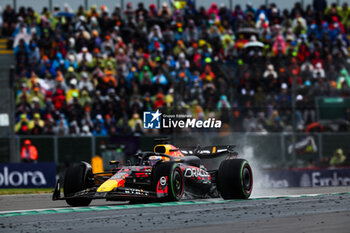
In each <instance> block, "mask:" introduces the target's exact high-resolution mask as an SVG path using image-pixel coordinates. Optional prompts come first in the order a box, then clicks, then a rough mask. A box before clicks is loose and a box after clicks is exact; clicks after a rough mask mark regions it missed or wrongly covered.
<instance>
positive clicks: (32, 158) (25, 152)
mask: <svg viewBox="0 0 350 233" xmlns="http://www.w3.org/2000/svg"><path fill="white" fill-rule="evenodd" d="M21 160H22V162H23V163H33V162H37V160H38V150H37V149H36V147H35V146H34V145H32V142H31V141H30V140H29V139H26V140H24V143H23V146H22V149H21Z"/></svg>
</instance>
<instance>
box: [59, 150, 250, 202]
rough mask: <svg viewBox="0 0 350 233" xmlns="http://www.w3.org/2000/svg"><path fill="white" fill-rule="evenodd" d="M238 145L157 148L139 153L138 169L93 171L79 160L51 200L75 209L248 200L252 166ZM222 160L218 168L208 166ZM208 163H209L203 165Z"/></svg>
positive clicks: (123, 167)
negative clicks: (99, 202)
mask: <svg viewBox="0 0 350 233" xmlns="http://www.w3.org/2000/svg"><path fill="white" fill-rule="evenodd" d="M233 148H234V146H210V147H203V148H201V147H199V146H197V147H195V148H177V147H175V146H173V145H171V144H159V145H156V146H155V147H154V151H153V152H141V153H138V154H137V155H136V157H137V159H138V161H139V162H138V164H137V165H127V166H126V165H123V166H119V163H118V162H117V161H111V162H110V164H114V165H115V168H113V169H112V170H111V171H105V172H102V173H95V174H93V173H92V168H91V165H90V164H88V163H86V162H81V164H80V165H78V166H73V167H69V168H68V169H67V171H66V173H65V177H64V183H63V188H64V197H61V194H60V182H59V181H58V182H57V183H56V187H55V190H54V193H53V197H52V199H53V200H66V202H67V203H68V204H69V205H71V206H86V205H89V204H90V202H91V200H93V199H106V200H108V201H122V200H124V201H125V200H129V201H135V200H141V201H151V200H157V201H180V200H181V199H183V198H213V197H220V196H221V197H222V198H224V199H247V198H249V196H250V194H251V192H252V188H253V174H252V169H251V167H250V165H249V163H248V162H247V161H246V160H245V159H240V158H238V153H237V152H235V151H233ZM217 159H219V162H217V163H216V164H215V163H214V164H213V163H210V161H212V160H217ZM204 164H208V166H205V165H204Z"/></svg>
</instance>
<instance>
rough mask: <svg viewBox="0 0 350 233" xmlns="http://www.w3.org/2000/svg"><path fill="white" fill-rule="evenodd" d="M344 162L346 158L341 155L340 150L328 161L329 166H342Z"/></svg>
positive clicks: (341, 151)
mask: <svg viewBox="0 0 350 233" xmlns="http://www.w3.org/2000/svg"><path fill="white" fill-rule="evenodd" d="M345 160H346V156H345V155H344V154H343V150H342V149H341V148H339V149H337V150H336V151H335V152H334V154H333V156H332V157H331V159H330V161H329V165H330V166H339V165H342V164H343V163H344V162H345Z"/></svg>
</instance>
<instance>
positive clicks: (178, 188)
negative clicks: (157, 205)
mask: <svg viewBox="0 0 350 233" xmlns="http://www.w3.org/2000/svg"><path fill="white" fill-rule="evenodd" d="M161 182H164V184H165V185H163V186H164V187H163V188H164V190H165V189H166V187H167V191H168V195H167V196H166V197H164V198H161V199H162V200H164V201H180V200H181V198H182V196H183V194H184V185H185V184H184V176H183V173H182V170H181V168H180V166H179V165H178V164H177V163H169V162H168V163H160V164H157V165H156V166H155V168H154V170H153V179H152V186H153V190H155V191H156V193H157V191H158V190H157V189H159V187H160V186H162V184H161Z"/></svg>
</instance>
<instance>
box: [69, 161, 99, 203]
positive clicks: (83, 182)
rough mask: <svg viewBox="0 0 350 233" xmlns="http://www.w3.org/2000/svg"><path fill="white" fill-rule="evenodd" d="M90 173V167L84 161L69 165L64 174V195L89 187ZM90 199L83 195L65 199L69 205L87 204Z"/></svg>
mask: <svg viewBox="0 0 350 233" xmlns="http://www.w3.org/2000/svg"><path fill="white" fill-rule="evenodd" d="M91 174H92V170H91V167H88V166H87V165H86V164H85V163H81V164H79V165H78V166H74V167H69V168H68V169H67V171H66V174H65V176H64V184H63V189H64V191H63V192H64V197H69V196H70V195H72V194H74V193H76V192H79V191H82V190H84V189H86V188H89V187H91V185H90V184H89V180H88V177H89V176H90V175H91ZM91 201H92V199H90V198H84V197H79V198H69V199H66V202H67V204H68V205H70V206H87V205H89V204H90V203H91Z"/></svg>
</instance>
